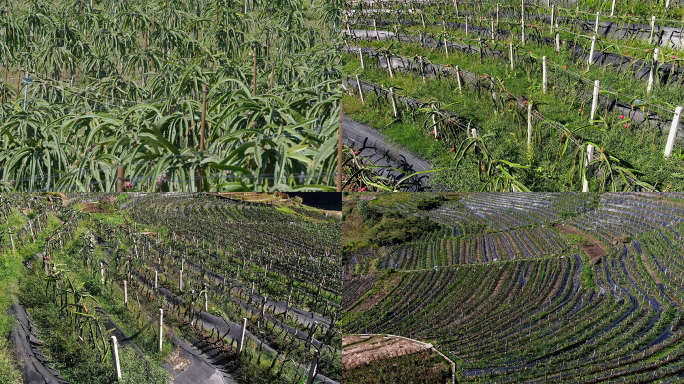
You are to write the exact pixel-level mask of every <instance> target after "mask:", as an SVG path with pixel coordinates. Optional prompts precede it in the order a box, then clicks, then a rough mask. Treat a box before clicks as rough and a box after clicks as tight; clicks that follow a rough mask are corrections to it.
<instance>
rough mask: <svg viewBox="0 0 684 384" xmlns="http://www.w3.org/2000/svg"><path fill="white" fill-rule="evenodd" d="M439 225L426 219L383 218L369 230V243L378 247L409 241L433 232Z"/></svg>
mask: <svg viewBox="0 0 684 384" xmlns="http://www.w3.org/2000/svg"><path fill="white" fill-rule="evenodd" d="M438 228H439V224H438V223H435V222H434V221H432V220H430V219H428V218H426V217H409V218H400V219H399V218H397V219H390V218H383V220H382V222H380V224H378V225H377V226H375V227H374V228H373V229H372V230H371V234H372V235H371V242H373V243H374V244H377V245H379V246H383V245H392V244H400V243H404V242H407V241H411V240H413V239H415V238H417V237H419V236H421V235H422V234H424V233H429V232H434V231H436V230H437V229H438Z"/></svg>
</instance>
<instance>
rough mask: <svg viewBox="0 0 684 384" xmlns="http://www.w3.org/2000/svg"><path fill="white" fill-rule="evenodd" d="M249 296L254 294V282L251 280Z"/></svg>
mask: <svg viewBox="0 0 684 384" xmlns="http://www.w3.org/2000/svg"><path fill="white" fill-rule="evenodd" d="M250 296H254V282H253V281H252V291H251V292H250Z"/></svg>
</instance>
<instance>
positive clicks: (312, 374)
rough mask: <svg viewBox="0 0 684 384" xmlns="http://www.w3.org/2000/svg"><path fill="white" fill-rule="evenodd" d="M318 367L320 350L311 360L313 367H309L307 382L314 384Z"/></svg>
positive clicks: (307, 383)
mask: <svg viewBox="0 0 684 384" xmlns="http://www.w3.org/2000/svg"><path fill="white" fill-rule="evenodd" d="M317 368H318V351H316V352H314V357H313V360H311V368H309V377H308V378H307V379H306V384H313V382H314V377H316V370H317Z"/></svg>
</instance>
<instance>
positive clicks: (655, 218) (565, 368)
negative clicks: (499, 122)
mask: <svg viewBox="0 0 684 384" xmlns="http://www.w3.org/2000/svg"><path fill="white" fill-rule="evenodd" d="M366 195H367V194H358V193H357V194H349V195H347V196H346V197H345V200H344V205H345V208H344V209H345V212H346V216H345V220H351V221H353V220H356V218H357V217H365V218H366V219H365V220H366V221H365V222H366V227H365V229H364V231H373V233H375V234H377V235H379V239H391V240H392V242H391V243H390V244H377V243H369V244H365V245H364V244H360V243H359V242H358V241H356V242H354V243H353V244H351V243H349V240H348V239H352V238H359V235H358V234H353V236H352V233H349V232H346V229H345V231H343V246H344V249H345V252H346V253H348V254H345V255H344V257H343V259H344V260H347V264H348V265H347V266H346V268H345V271H349V272H348V273H347V274H346V275H345V277H344V282H345V283H344V288H343V292H342V294H343V297H345V300H344V301H343V303H344V304H343V305H344V306H345V307H346V308H348V309H347V310H346V312H345V314H344V316H343V317H342V326H343V330H344V333H345V335H347V334H349V335H358V334H392V335H398V336H404V337H407V338H410V339H416V340H421V341H423V342H426V343H430V344H432V345H433V346H434V347H435V348H436V349H437V350H438V351H439V352H441V353H443V354H444V355H445V356H446V357H448V358H450V359H452V360H453V361H454V362H455V364H456V380H457V381H458V382H487V383H495V382H496V383H501V382H516V383H517V382H521V383H523V382H524V383H543V382H551V381H565V380H571V381H572V382H577V383H594V382H599V381H601V382H603V381H606V382H619V383H645V382H673V383H674V382H681V381H682V379H683V378H684V354H683V352H682V351H683V350H684V349H683V347H684V339H683V336H684V331H683V330H682V328H681V327H682V324H683V322H682V321H683V319H684V318H683V313H682V305H683V303H684V279H683V276H684V275H683V274H684V270H683V269H682V268H683V267H684V263H683V262H682V256H683V255H684V237H682V236H683V235H684V194H677V193H605V194H575V193H543V194H542V193H535V194H510V193H508V194H497V193H476V194H470V195H466V196H461V197H458V198H455V196H453V195H448V194H441V193H427V194H426V193H412V194H405V195H404V196H401V195H400V194H377V195H375V197H376V198H375V199H373V200H367V199H361V198H362V197H364V196H366ZM402 215H408V216H410V217H412V218H413V219H414V220H427V221H429V222H432V223H436V224H438V225H437V226H436V227H435V226H433V225H428V224H423V225H422V228H423V232H422V233H420V234H417V236H414V237H412V238H401V237H398V236H394V237H386V236H384V235H383V234H384V232H383V231H385V230H387V229H388V228H390V227H391V224H392V223H394V222H396V221H397V220H402V219H401V216H402ZM343 228H347V227H346V226H345V225H343ZM357 232H358V230H357ZM594 246H595V247H598V248H593V247H594ZM585 251H586V252H585ZM361 254H366V255H369V254H370V255H371V256H366V257H363V258H359V259H357V258H356V257H355V256H356V255H361ZM358 260H361V261H358ZM349 264H353V265H349ZM347 297H349V299H348V300H347ZM345 337H346V336H345ZM343 353H344V352H343ZM374 364H375V365H377V366H378V369H379V367H380V364H379V363H376V362H373V361H370V360H369V361H368V365H369V366H373V365H374Z"/></svg>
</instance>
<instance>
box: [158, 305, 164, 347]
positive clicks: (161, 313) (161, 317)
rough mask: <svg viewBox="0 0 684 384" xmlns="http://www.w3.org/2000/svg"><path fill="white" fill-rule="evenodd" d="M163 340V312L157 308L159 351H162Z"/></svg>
mask: <svg viewBox="0 0 684 384" xmlns="http://www.w3.org/2000/svg"><path fill="white" fill-rule="evenodd" d="M163 338H164V310H163V309H161V308H159V351H160V352H161V350H162V342H163V341H164V340H163Z"/></svg>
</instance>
